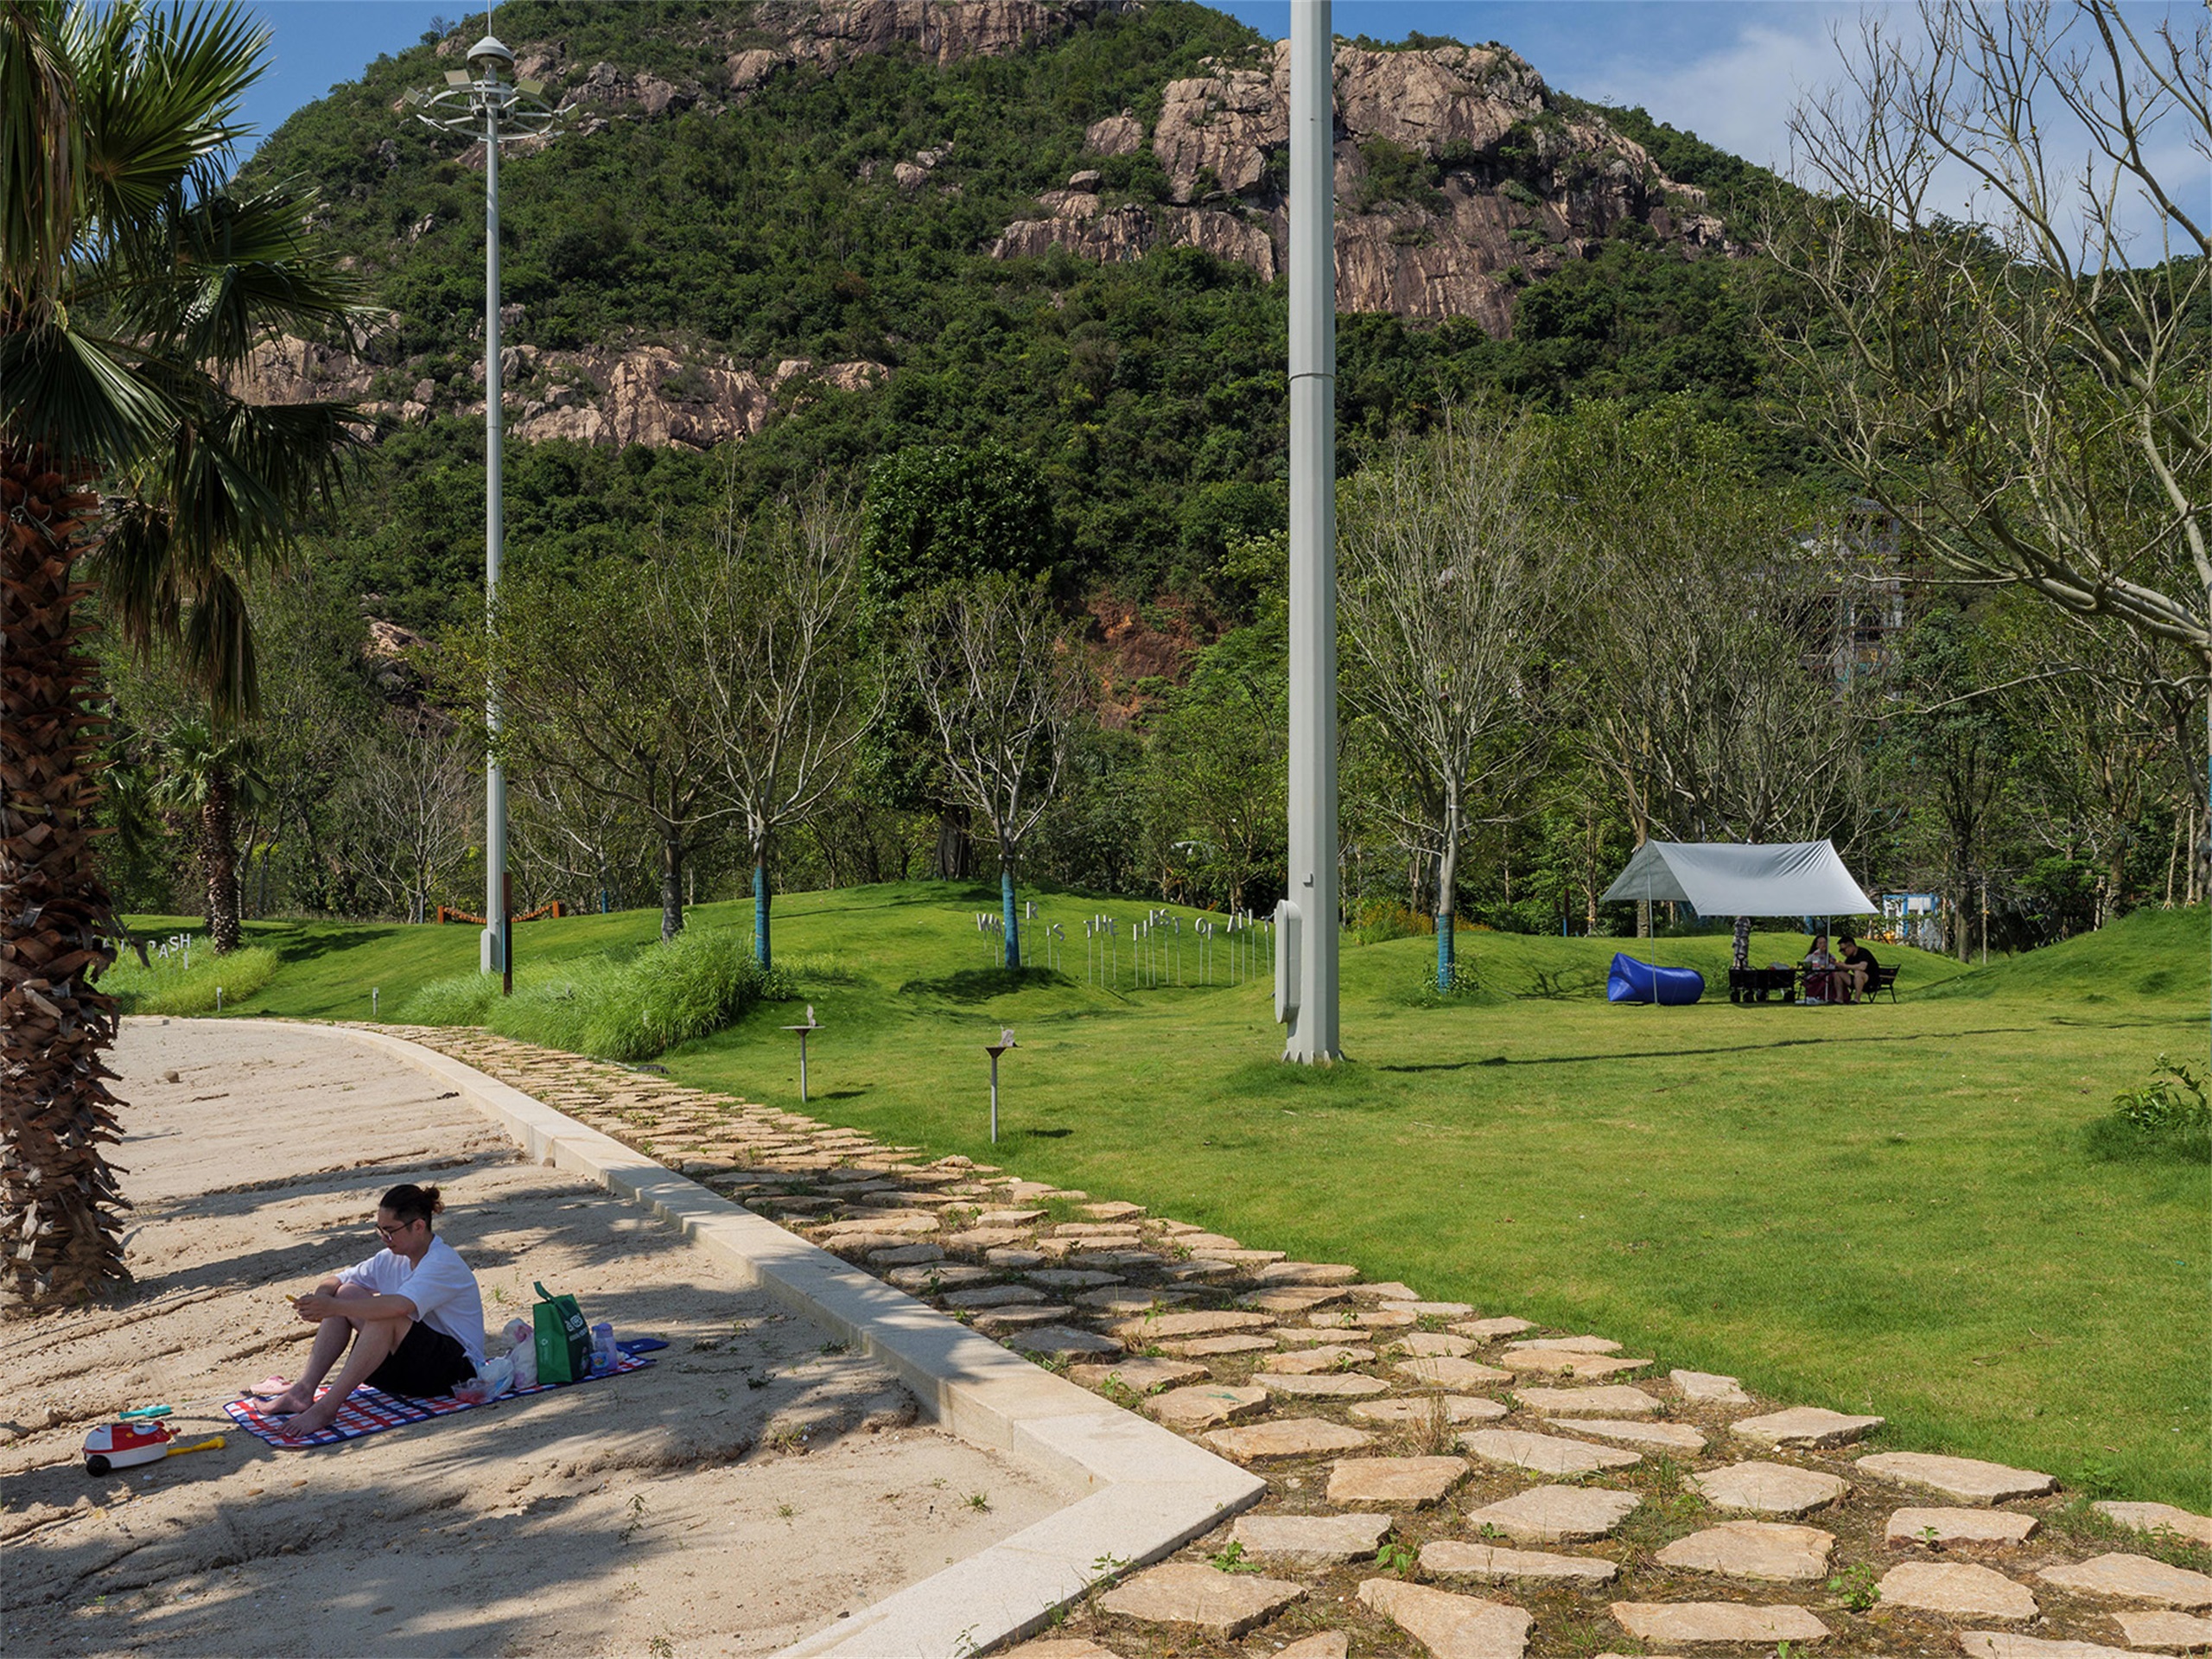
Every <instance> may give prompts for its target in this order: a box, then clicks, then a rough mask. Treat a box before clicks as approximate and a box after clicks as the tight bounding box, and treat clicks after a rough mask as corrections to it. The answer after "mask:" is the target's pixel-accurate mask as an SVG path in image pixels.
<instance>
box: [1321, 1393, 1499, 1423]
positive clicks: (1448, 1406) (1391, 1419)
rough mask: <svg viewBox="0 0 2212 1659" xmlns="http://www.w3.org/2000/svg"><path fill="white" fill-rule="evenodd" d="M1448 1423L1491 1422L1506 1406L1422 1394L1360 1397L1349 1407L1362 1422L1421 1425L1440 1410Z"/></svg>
mask: <svg viewBox="0 0 2212 1659" xmlns="http://www.w3.org/2000/svg"><path fill="white" fill-rule="evenodd" d="M1439 1409H1441V1410H1442V1412H1443V1414H1444V1421H1446V1423H1448V1424H1459V1423H1487V1422H1494V1421H1497V1419H1498V1418H1500V1417H1503V1416H1504V1415H1505V1408H1504V1407H1503V1406H1502V1405H1500V1404H1499V1403H1498V1402H1497V1401H1495V1400H1484V1399H1479V1398H1478V1397H1477V1396H1475V1395H1471V1394H1421V1395H1413V1396H1412V1397H1410V1398H1401V1399H1396V1400H1363V1401H1361V1402H1359V1403H1358V1404H1357V1405H1355V1406H1353V1407H1352V1408H1351V1414H1352V1415H1353V1416H1355V1417H1357V1418H1358V1419H1360V1420H1361V1421H1363V1422H1370V1423H1396V1424H1407V1423H1412V1424H1422V1423H1432V1422H1434V1421H1436V1414H1437V1412H1438V1411H1439Z"/></svg>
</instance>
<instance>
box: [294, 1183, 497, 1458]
mask: <svg viewBox="0 0 2212 1659" xmlns="http://www.w3.org/2000/svg"><path fill="white" fill-rule="evenodd" d="M444 1208H445V1205H444V1204H443V1203H442V1201H441V1200H440V1199H439V1198H438V1189H437V1188H436V1187H435V1186H416V1185H411V1184H410V1185H402V1186H395V1187H393V1188H392V1189H391V1192H387V1193H385V1195H384V1197H383V1198H382V1199H381V1200H380V1201H379V1202H378V1205H377V1222H376V1226H377V1231H378V1233H380V1234H382V1235H383V1236H384V1249H381V1250H379V1251H378V1252H377V1253H376V1254H375V1255H372V1256H371V1257H370V1258H369V1259H368V1260H367V1261H365V1262H359V1263H358V1264H356V1265H355V1266H353V1267H350V1268H340V1269H339V1271H337V1272H336V1273H334V1274H330V1275H329V1276H328V1277H327V1278H326V1279H324V1280H323V1281H322V1282H321V1284H319V1285H317V1286H316V1287H315V1288H314V1289H313V1290H311V1291H309V1292H308V1294H306V1295H304V1296H302V1297H300V1298H299V1299H298V1300H296V1301H294V1302H293V1304H292V1306H293V1308H294V1309H295V1310H296V1312H297V1313H298V1314H299V1316H300V1317H301V1318H302V1319H306V1320H308V1321H310V1322H311V1323H313V1324H315V1326H316V1330H315V1351H314V1352H312V1353H311V1354H309V1355H308V1363H307V1369H306V1370H303V1371H302V1372H301V1373H300V1378H299V1381H298V1382H296V1383H293V1384H292V1385H291V1387H289V1388H288V1389H285V1390H284V1391H283V1393H282V1394H280V1395H276V1396H275V1397H274V1398H272V1399H270V1400H269V1401H267V1402H265V1403H264V1405H263V1406H262V1407H261V1413H262V1415H263V1416H264V1417H272V1418H273V1417H289V1419H290V1421H288V1422H287V1423H285V1424H284V1426H283V1428H282V1429H280V1430H279V1431H278V1432H279V1433H281V1434H282V1435H283V1437H284V1438H285V1439H286V1440H304V1439H305V1438H306V1437H307V1436H308V1435H310V1434H317V1433H321V1432H322V1431H323V1430H324V1429H326V1428H328V1427H330V1425H331V1424H332V1423H333V1422H334V1421H336V1420H337V1417H338V1408H340V1406H342V1405H344V1404H345V1403H346V1396H347V1395H350V1394H352V1393H353V1390H354V1389H358V1388H359V1387H360V1386H361V1384H363V1383H368V1384H369V1385H370V1386H371V1387H372V1388H378V1389H383V1390H384V1391H385V1393H386V1394H402V1395H412V1396H413V1397H415V1398H416V1399H423V1398H427V1397H429V1396H432V1395H442V1394H450V1393H452V1392H453V1388H454V1384H455V1383H465V1382H467V1380H468V1379H469V1378H470V1377H472V1376H475V1375H476V1372H477V1370H478V1369H479V1368H480V1366H481V1365H482V1364H483V1363H484V1299H483V1298H482V1297H481V1296H480V1294H478V1293H477V1289H476V1275H475V1274H473V1273H471V1272H470V1271H469V1270H468V1264H467V1262H463V1261H462V1260H461V1257H460V1255H458V1254H456V1253H455V1251H454V1248H453V1246H452V1245H450V1244H448V1243H446V1242H445V1240H443V1239H442V1238H439V1237H436V1236H434V1235H433V1234H432V1233H431V1231H430V1217H433V1216H435V1215H436V1214H437V1213H438V1212H439V1211H442V1210H443V1209H444ZM349 1342H350V1343H352V1344H353V1352H352V1353H351V1354H350V1355H347V1356H346V1364H345V1368H344V1369H343V1370H340V1372H339V1373H338V1380H337V1381H336V1382H335V1383H332V1384H331V1385H330V1389H329V1391H328V1392H327V1393H326V1394H325V1395H323V1396H322V1398H321V1399H320V1400H317V1399H316V1398H315V1384H316V1383H320V1382H321V1381H322V1379H323V1376H324V1375H325V1373H327V1371H328V1370H330V1368H331V1367H332V1366H333V1365H334V1364H336V1363H338V1357H339V1356H340V1354H343V1353H345V1352H346V1344H347V1343H349Z"/></svg>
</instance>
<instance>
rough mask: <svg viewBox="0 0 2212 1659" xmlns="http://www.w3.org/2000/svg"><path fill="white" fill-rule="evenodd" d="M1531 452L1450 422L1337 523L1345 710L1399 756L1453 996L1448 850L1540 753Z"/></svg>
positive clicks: (1496, 420)
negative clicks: (1430, 864)
mask: <svg viewBox="0 0 2212 1659" xmlns="http://www.w3.org/2000/svg"><path fill="white" fill-rule="evenodd" d="M1534 454H1535V437H1534V435H1533V432H1532V429H1531V428H1530V427H1529V424H1528V423H1527V422H1525V421H1516V420H1511V419H1509V418H1507V417H1505V416H1500V415H1496V414H1491V413H1481V412H1469V411H1464V410H1463V411H1459V412H1458V413H1456V414H1455V415H1454V416H1452V417H1451V418H1450V419H1449V420H1448V421H1447V422H1446V423H1445V426H1444V428H1443V429H1442V430H1441V431H1440V432H1439V433H1438V434H1437V435H1435V436H1434V437H1433V438H1430V439H1427V440H1425V441H1422V442H1413V443H1401V444H1397V445H1394V446H1393V448H1391V450H1390V452H1389V454H1388V456H1387V457H1385V458H1384V459H1383V460H1381V461H1378V462H1377V463H1376V464H1375V465H1372V466H1370V467H1365V468H1363V470H1362V471H1361V472H1360V473H1359V474H1358V475H1357V477H1355V478H1354V479H1353V480H1351V484H1350V485H1349V486H1347V487H1346V489H1345V491H1344V502H1343V505H1342V507H1341V508H1340V510H1339V519H1338V524H1339V530H1338V542H1337V548H1338V559H1339V561H1340V562H1341V563H1340V566H1339V569H1340V572H1341V574H1340V576H1339V579H1338V599H1337V602H1338V607H1339V609H1338V614H1339V615H1340V616H1341V618H1342V619H1343V624H1344V646H1345V656H1346V658H1348V659H1349V664H1350V666H1351V673H1349V674H1348V675H1347V676H1346V677H1345V681H1344V690H1345V695H1346V699H1347V701H1348V702H1350V703H1351V706H1352V708H1353V709H1355V710H1356V711H1357V713H1358V714H1360V715H1363V716H1365V717H1366V718H1367V719H1369V720H1370V721H1373V722H1374V723H1375V725H1376V728H1379V730H1380V731H1381V732H1382V733H1383V735H1384V737H1385V740H1386V741H1387V742H1388V744H1389V747H1390V748H1391V750H1392V751H1393V752H1394V753H1395V755H1396V757H1397V760H1398V762H1399V765H1400V766H1401V767H1402V770H1403V772H1404V774H1405V778H1406V781H1407V783H1408V785H1409V786H1410V791H1409V797H1408V798H1409V800H1410V801H1411V802H1412V803H1414V804H1416V805H1417V809H1418V813H1419V821H1418V822H1417V823H1411V824H1407V825H1405V826H1403V827H1404V829H1406V830H1407V831H1408V832H1409V834H1410V836H1411V839H1412V840H1413V842H1414V844H1416V845H1422V844H1425V845H1427V846H1428V847H1431V848H1433V849H1434V853H1435V857H1436V868H1437V879H1436V971H1437V982H1438V987H1439V988H1440V989H1446V990H1448V989H1449V988H1451V986H1452V972H1453V963H1452V918H1453V915H1454V912H1455V910H1456V908H1457V906H1456V905H1455V903H1454V893H1455V890H1456V883H1457V880H1458V872H1459V849H1460V845H1461V842H1462V840H1463V838H1464V836H1465V829H1466V825H1467V823H1468V820H1469V818H1470V817H1471V816H1474V813H1473V812H1472V811H1471V803H1473V802H1475V801H1480V802H1481V803H1482V806H1483V808H1484V810H1492V811H1494V810H1497V808H1498V807H1499V806H1500V805H1502V804H1507V803H1510V801H1511V800H1512V799H1513V798H1515V797H1516V796H1517V795H1518V794H1519V793H1520V791H1521V790H1522V786H1523V785H1525V784H1526V782H1527V781H1528V773H1529V760H1530V759H1531V757H1532V756H1533V755H1534V753H1535V750H1536V749H1537V747H1539V746H1540V745H1541V742H1542V741H1543V726H1542V713H1541V697H1540V696H1539V691H1540V688H1541V684H1542V683H1543V677H1542V675H1541V671H1540V670H1541V659H1542V658H1543V657H1544V656H1545V655H1546V653H1547V651H1548V645H1549V642H1550V639H1551V638H1552V637H1553V635H1554V632H1555V629H1554V619H1555V618H1556V616H1557V614H1558V608H1559V607H1558V601H1559V600H1560V596H1561V582H1560V573H1561V569H1562V567H1561V563H1560V559H1559V558H1558V556H1557V555H1556V552H1555V548H1556V543H1555V542H1554V540H1552V539H1551V538H1548V537H1544V536H1541V535H1538V534H1536V533H1534V524H1533V519H1534V509H1533V504H1532V490H1531V486H1532V481H1533V480H1532V479H1531V477H1530V474H1531V472H1532V470H1533V468H1532V466H1531V461H1532V458H1533V456H1534Z"/></svg>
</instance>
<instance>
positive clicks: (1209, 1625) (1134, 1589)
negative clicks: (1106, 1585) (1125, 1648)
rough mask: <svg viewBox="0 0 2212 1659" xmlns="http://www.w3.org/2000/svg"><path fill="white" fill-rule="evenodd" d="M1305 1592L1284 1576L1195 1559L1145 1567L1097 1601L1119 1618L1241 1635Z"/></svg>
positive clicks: (1227, 1635)
mask: <svg viewBox="0 0 2212 1659" xmlns="http://www.w3.org/2000/svg"><path fill="white" fill-rule="evenodd" d="M1305 1594H1306V1586H1304V1585H1300V1584H1292V1583H1290V1582H1289V1581H1288V1580H1284V1579H1264V1578H1260V1577H1257V1576H1256V1575H1254V1574H1251V1573H1224V1572H1220V1571H1218V1570H1217V1569H1216V1568H1214V1567H1202V1566H1200V1565H1198V1563H1197V1562H1195V1561H1169V1562H1167V1563H1166V1565H1165V1566H1161V1567H1147V1569H1146V1570H1145V1571H1143V1572H1141V1573H1138V1574H1137V1575H1136V1576H1135V1578H1133V1579H1131V1580H1128V1582H1127V1583H1125V1584H1122V1585H1121V1586H1117V1587H1116V1588H1115V1589H1112V1590H1109V1591H1108V1592H1106V1594H1105V1595H1104V1596H1103V1598H1101V1599H1100V1600H1099V1603H1098V1605H1100V1606H1101V1607H1103V1608H1104V1609H1105V1610H1106V1611H1108V1612H1109V1613H1118V1614H1120V1615H1121V1616H1122V1618H1136V1619H1142V1620H1144V1621H1145V1622H1146V1623H1147V1624H1198V1625H1202V1626H1204V1627H1205V1629H1207V1630H1211V1631H1213V1632H1214V1633H1215V1634H1217V1635H1218V1636H1224V1637H1235V1636H1242V1635H1243V1634H1244V1632H1245V1631H1247V1630H1250V1629H1251V1628H1252V1627H1253V1626H1254V1625H1255V1624H1259V1623H1260V1622H1261V1621H1262V1620H1263V1619H1267V1618H1273V1617H1274V1615H1275V1614H1276V1613H1279V1612H1281V1611H1282V1610H1283V1609H1284V1608H1286V1607H1287V1606H1289V1605H1290V1604H1291V1603H1292V1602H1294V1601H1297V1600H1299V1599H1301V1598H1303V1597H1304V1595H1305Z"/></svg>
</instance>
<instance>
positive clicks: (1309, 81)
mask: <svg viewBox="0 0 2212 1659" xmlns="http://www.w3.org/2000/svg"><path fill="white" fill-rule="evenodd" d="M1335 50H1336V48H1335V35H1334V31H1333V29H1332V19H1331V16H1330V0H1291V7H1290V894H1289V897H1288V899H1287V901H1286V903H1285V906H1284V909H1283V910H1282V912H1280V913H1279V920H1280V921H1281V924H1282V929H1281V931H1282V938H1281V949H1280V950H1279V952H1278V956H1277V966H1276V980H1277V986H1278V995H1279V997H1280V999H1281V1001H1282V1003H1283V1004H1284V1006H1283V1007H1281V1010H1280V1014H1281V1018H1282V1020H1283V1021H1284V1023H1285V1024H1286V1025H1287V1027H1288V1028H1289V1030H1288V1033H1287V1037H1286V1038H1285V1040H1284V1044H1283V1058H1284V1059H1286V1060H1292V1061H1296V1062H1298V1063H1300V1064H1301V1065H1313V1064H1317V1063H1325V1062H1327V1061H1331V1060H1334V1059H1337V1058H1339V1057H1340V1056H1341V1053H1342V1049H1341V1048H1340V1046H1339V1045H1338V1036H1337V411H1336V395H1337V250H1336V222H1337V192H1336V111H1335V97H1334V92H1335V73H1334V70H1335Z"/></svg>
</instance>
